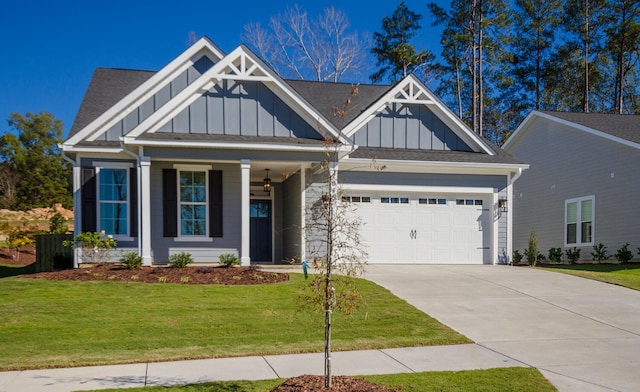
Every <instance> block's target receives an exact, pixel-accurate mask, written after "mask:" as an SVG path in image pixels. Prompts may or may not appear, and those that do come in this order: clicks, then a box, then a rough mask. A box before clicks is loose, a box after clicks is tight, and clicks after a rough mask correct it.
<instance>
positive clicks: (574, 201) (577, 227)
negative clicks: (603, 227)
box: [562, 195, 596, 248]
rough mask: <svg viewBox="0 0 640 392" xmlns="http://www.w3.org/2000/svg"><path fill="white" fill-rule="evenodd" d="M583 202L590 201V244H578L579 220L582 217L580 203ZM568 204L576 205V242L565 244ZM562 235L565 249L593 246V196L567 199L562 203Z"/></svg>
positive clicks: (594, 222) (594, 199) (580, 233)
mask: <svg viewBox="0 0 640 392" xmlns="http://www.w3.org/2000/svg"><path fill="white" fill-rule="evenodd" d="M585 200H591V242H580V241H581V239H582V220H581V219H580V218H581V216H582V202H583V201H585ZM569 203H576V205H577V211H576V217H577V222H576V242H575V243H572V244H570V243H568V242H567V224H568V222H567V206H568V205H569ZM562 231H563V233H564V241H563V242H564V246H565V248H571V247H574V246H575V247H582V246H593V245H594V244H595V238H596V197H595V195H591V196H584V197H576V198H574V199H568V200H565V201H564V229H563V230H562Z"/></svg>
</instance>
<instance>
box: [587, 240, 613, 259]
mask: <svg viewBox="0 0 640 392" xmlns="http://www.w3.org/2000/svg"><path fill="white" fill-rule="evenodd" d="M591 257H592V258H593V261H597V262H602V261H605V260H608V259H609V252H608V251H607V247H606V246H604V244H603V243H599V244H598V245H594V246H593V252H591Z"/></svg>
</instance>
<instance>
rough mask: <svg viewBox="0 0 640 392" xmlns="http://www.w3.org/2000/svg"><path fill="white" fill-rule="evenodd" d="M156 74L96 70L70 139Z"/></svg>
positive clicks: (114, 69) (110, 69)
mask: <svg viewBox="0 0 640 392" xmlns="http://www.w3.org/2000/svg"><path fill="white" fill-rule="evenodd" d="M155 73H156V72H154V71H138V70H131V69H119V68H96V70H95V71H94V73H93V76H92V77H91V82H90V83H89V87H88V88H87V91H86V92H85V94H84V98H83V99H82V102H81V103H80V108H79V109H78V114H77V115H76V118H75V120H74V121H73V125H72V126H71V130H70V131H69V137H71V136H73V135H75V134H76V133H78V131H80V130H81V129H82V128H84V127H86V126H87V125H89V124H90V123H91V122H92V121H93V120H95V119H96V118H98V117H99V116H100V115H101V114H102V113H104V112H106V111H107V109H109V108H110V107H112V106H113V105H115V104H116V103H118V101H120V100H121V99H122V98H124V97H125V96H127V94H129V93H130V92H132V91H133V90H135V89H136V88H137V87H138V86H140V85H141V84H142V83H144V82H146V81H147V80H148V79H149V78H150V77H152V76H153V75H154V74H155Z"/></svg>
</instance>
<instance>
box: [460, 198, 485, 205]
mask: <svg viewBox="0 0 640 392" xmlns="http://www.w3.org/2000/svg"><path fill="white" fill-rule="evenodd" d="M456 205H457V206H481V205H482V200H478V199H475V200H474V199H456Z"/></svg>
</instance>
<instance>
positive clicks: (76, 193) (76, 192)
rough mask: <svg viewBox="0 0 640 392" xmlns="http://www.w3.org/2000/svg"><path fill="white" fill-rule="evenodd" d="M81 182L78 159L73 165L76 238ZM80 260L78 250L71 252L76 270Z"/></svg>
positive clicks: (79, 224) (80, 212) (78, 228)
mask: <svg viewBox="0 0 640 392" xmlns="http://www.w3.org/2000/svg"><path fill="white" fill-rule="evenodd" d="M81 181H82V167H81V166H80V158H77V159H76V163H75V164H74V165H73V212H74V219H73V235H74V236H76V235H78V234H80V231H82V195H81V185H80V182H81ZM79 260H80V249H78V248H76V249H74V250H73V268H78V261H79Z"/></svg>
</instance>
